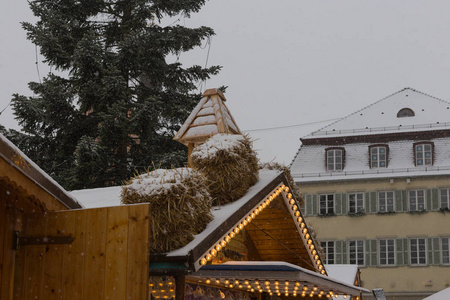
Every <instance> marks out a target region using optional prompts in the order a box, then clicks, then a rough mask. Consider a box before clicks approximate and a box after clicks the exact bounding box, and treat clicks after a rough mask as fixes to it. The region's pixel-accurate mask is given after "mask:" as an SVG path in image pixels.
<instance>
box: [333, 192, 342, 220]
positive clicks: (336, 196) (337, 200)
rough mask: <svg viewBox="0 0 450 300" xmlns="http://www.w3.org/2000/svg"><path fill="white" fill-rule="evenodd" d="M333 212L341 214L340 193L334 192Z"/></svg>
mask: <svg viewBox="0 0 450 300" xmlns="http://www.w3.org/2000/svg"><path fill="white" fill-rule="evenodd" d="M334 213H335V214H337V215H341V214H342V197H341V194H334Z"/></svg>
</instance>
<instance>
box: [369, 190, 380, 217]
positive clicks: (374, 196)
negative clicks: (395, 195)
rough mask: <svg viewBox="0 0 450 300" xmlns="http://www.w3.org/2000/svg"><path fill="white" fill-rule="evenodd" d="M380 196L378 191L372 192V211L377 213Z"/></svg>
mask: <svg viewBox="0 0 450 300" xmlns="http://www.w3.org/2000/svg"><path fill="white" fill-rule="evenodd" d="M377 203H378V198H377V192H370V212H371V213H377V212H378V207H377V206H378V205H377Z"/></svg>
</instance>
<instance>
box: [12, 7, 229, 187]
mask: <svg viewBox="0 0 450 300" xmlns="http://www.w3.org/2000/svg"><path fill="white" fill-rule="evenodd" d="M204 3H205V0H188V1H181V0H154V1H149V0H35V1H31V2H30V7H31V9H32V11H33V13H34V15H35V16H37V17H38V21H37V23H36V24H30V23H23V27H24V29H25V30H26V31H27V36H28V39H30V40H31V41H32V42H33V43H34V44H36V45H37V46H39V48H40V52H41V54H42V55H43V56H44V57H45V62H46V63H47V64H49V65H50V66H52V67H53V68H54V69H56V70H58V71H62V72H63V73H64V72H65V73H66V74H68V75H67V76H60V75H56V74H53V73H51V74H48V76H46V77H45V78H44V79H43V81H42V83H36V82H31V83H30V84H29V87H30V89H31V90H32V91H33V94H34V96H33V97H25V96H21V95H17V94H16V95H14V98H13V108H14V111H15V115H16V118H17V120H18V122H19V124H20V125H21V126H22V131H23V132H24V133H18V132H15V133H11V134H10V135H9V136H10V138H12V139H13V140H14V141H15V142H17V143H18V146H19V147H22V149H23V150H24V152H25V153H26V154H27V155H29V156H30V157H31V158H32V159H33V160H34V161H35V162H36V163H37V164H39V165H40V166H41V168H43V169H44V170H45V171H46V172H48V173H49V174H50V175H52V176H54V177H55V179H56V180H57V181H58V182H59V183H60V184H62V185H63V186H64V187H66V188H68V189H80V188H91V187H98V186H108V185H117V184H120V183H122V182H123V181H124V180H126V179H128V178H129V177H130V176H131V175H133V174H134V173H135V172H136V170H138V171H140V170H144V169H147V168H149V167H150V166H152V165H153V164H154V165H157V166H159V165H161V166H164V167H170V166H172V165H173V166H181V165H183V163H184V162H185V161H186V157H187V155H186V149H185V148H184V147H183V146H182V145H181V144H180V145H179V144H178V143H176V142H174V141H173V140H172V137H173V135H174V133H175V132H176V131H177V130H178V129H179V127H180V125H181V124H182V122H183V121H184V120H185V118H186V117H187V116H188V114H189V112H190V111H191V110H192V108H193V107H194V105H195V104H196V103H197V101H198V100H199V97H200V95H199V94H198V93H197V92H196V89H197V88H196V84H197V83H199V82H201V81H203V80H206V79H207V78H209V77H210V76H211V75H215V74H217V73H218V71H219V69H220V67H218V66H213V67H209V68H202V67H200V66H192V67H187V68H184V67H183V66H182V64H181V63H180V62H178V61H176V62H169V59H168V57H169V56H170V55H177V54H180V53H181V52H185V51H189V50H191V49H194V48H195V47H197V46H200V45H201V44H202V43H204V41H205V40H206V39H208V38H209V37H210V36H211V35H213V34H214V32H213V30H212V29H211V28H209V27H203V26H202V27H199V28H187V27H184V26H181V25H178V24H175V25H171V26H165V27H163V26H161V25H160V22H159V21H160V20H162V19H163V18H165V17H173V16H176V15H179V14H183V15H184V16H185V17H189V16H190V15H191V14H192V13H195V12H198V11H199V10H200V8H201V7H202V6H203V5H204Z"/></svg>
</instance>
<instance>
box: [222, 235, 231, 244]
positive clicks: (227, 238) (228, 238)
mask: <svg viewBox="0 0 450 300" xmlns="http://www.w3.org/2000/svg"><path fill="white" fill-rule="evenodd" d="M230 241H231V237H229V236H226V237H225V243H229V242H230ZM222 246H224V245H223V244H222Z"/></svg>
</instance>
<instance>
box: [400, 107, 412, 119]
mask: <svg viewBox="0 0 450 300" xmlns="http://www.w3.org/2000/svg"><path fill="white" fill-rule="evenodd" d="M414 116H415V114H414V111H413V110H412V109H411V108H407V107H405V108H402V109H400V110H399V111H398V113H397V118H404V117H414Z"/></svg>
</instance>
